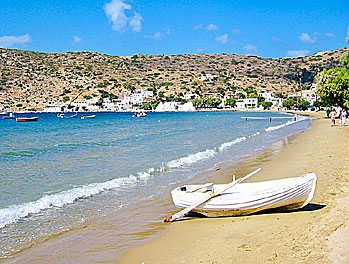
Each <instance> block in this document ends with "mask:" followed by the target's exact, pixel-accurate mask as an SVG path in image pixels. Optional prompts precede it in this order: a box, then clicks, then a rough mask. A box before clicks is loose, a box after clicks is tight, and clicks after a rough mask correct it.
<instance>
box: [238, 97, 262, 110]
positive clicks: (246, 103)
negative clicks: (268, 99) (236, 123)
mask: <svg viewBox="0 0 349 264" xmlns="http://www.w3.org/2000/svg"><path fill="white" fill-rule="evenodd" d="M257 106H258V98H246V99H240V100H238V101H236V108H239V109H246V108H257Z"/></svg>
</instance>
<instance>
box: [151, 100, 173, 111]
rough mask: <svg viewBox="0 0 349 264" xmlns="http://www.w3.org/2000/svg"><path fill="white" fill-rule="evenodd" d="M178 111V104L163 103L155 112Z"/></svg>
mask: <svg viewBox="0 0 349 264" xmlns="http://www.w3.org/2000/svg"><path fill="white" fill-rule="evenodd" d="M177 110H178V103H177V102H165V103H163V102H161V103H160V104H158V106H157V107H156V108H155V112H175V111H177Z"/></svg>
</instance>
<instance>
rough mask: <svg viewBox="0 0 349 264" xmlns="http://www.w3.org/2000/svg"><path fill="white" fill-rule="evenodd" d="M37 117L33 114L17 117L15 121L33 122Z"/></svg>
mask: <svg viewBox="0 0 349 264" xmlns="http://www.w3.org/2000/svg"><path fill="white" fill-rule="evenodd" d="M38 119H39V117H38V116H34V117H17V118H16V121H17V122H33V121H38Z"/></svg>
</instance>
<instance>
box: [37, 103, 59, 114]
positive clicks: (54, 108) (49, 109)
mask: <svg viewBox="0 0 349 264" xmlns="http://www.w3.org/2000/svg"><path fill="white" fill-rule="evenodd" d="M62 107H64V105H61V104H49V105H47V106H45V107H44V109H43V110H42V111H43V112H44V113H58V112H61V111H62Z"/></svg>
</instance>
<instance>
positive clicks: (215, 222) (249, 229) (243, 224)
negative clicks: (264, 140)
mask: <svg viewBox="0 0 349 264" xmlns="http://www.w3.org/2000/svg"><path fill="white" fill-rule="evenodd" d="M310 115H311V116H312V118H313V121H312V122H313V124H312V125H311V126H310V127H309V129H308V130H306V131H304V132H303V133H301V134H300V135H298V136H296V138H295V139H294V140H292V141H291V143H290V144H288V145H287V147H286V148H283V149H282V150H281V152H280V153H277V154H276V155H272V156H271V158H270V160H269V161H268V160H264V161H263V160H261V161H260V165H261V167H262V171H261V172H260V173H258V174H257V175H255V176H253V177H252V179H250V181H251V182H252V181H263V180H269V179H278V178H283V177H296V176H300V175H302V174H305V173H307V172H315V173H316V174H317V176H318V183H317V188H316V192H315V196H314V198H313V200H312V201H311V203H310V204H309V205H308V206H306V207H305V208H303V209H301V210H297V211H293V212H285V213H282V212H271V213H264V212H261V213H258V214H253V215H250V216H243V217H225V218H203V217H193V218H187V219H189V220H188V221H178V222H175V223H172V224H170V226H169V227H168V228H167V230H166V231H165V232H163V234H162V235H161V236H160V237H158V238H156V239H154V240H152V241H150V242H148V243H146V244H144V245H141V246H137V247H135V248H131V249H128V250H126V251H125V252H124V253H123V254H122V256H121V257H120V258H118V259H117V260H116V262H117V263H142V262H144V263H263V262H271V263H331V262H332V263H347V261H348V260H349V252H348V245H349V239H348V237H349V226H348V220H347V219H348V213H347V212H348V209H349V208H348V205H347V204H349V198H348V197H346V196H345V195H346V193H347V192H348V191H349V187H348V181H349V176H348V175H349V173H348V165H347V164H348V161H349V159H348V156H349V149H348V147H347V145H346V144H345V141H347V140H348V137H349V136H348V132H349V128H348V127H342V126H336V127H330V120H329V119H327V118H324V116H325V113H324V112H320V113H310ZM343 143H344V144H343ZM334 157H336V158H335V159H334ZM256 161H257V163H258V155H257V157H256ZM245 165H246V168H243V169H241V170H240V171H239V175H240V176H241V175H242V172H244V170H245V172H247V171H246V169H248V170H250V171H251V170H252V168H251V166H249V165H247V164H245ZM252 167H253V166H252ZM276 168H277V169H276ZM231 173H232V172H231ZM234 173H236V171H234ZM227 178H229V177H227ZM173 212H175V211H173ZM338 243H340V245H338Z"/></svg>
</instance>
